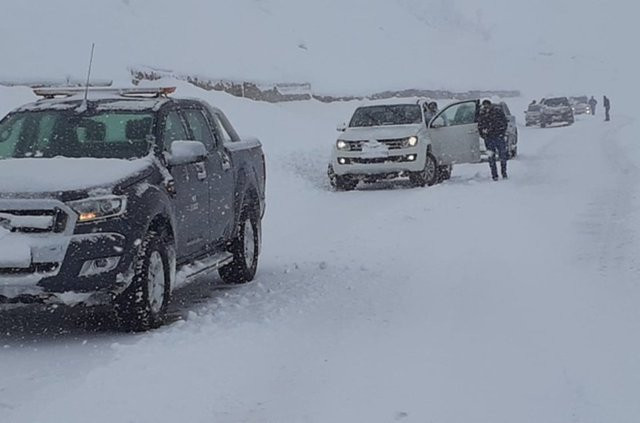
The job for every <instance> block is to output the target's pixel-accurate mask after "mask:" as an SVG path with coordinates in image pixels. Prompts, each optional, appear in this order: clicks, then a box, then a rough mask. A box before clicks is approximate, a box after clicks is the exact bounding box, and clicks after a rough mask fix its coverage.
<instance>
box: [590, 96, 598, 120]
mask: <svg viewBox="0 0 640 423" xmlns="http://www.w3.org/2000/svg"><path fill="white" fill-rule="evenodd" d="M597 105H598V100H596V99H595V98H593V96H591V98H590V99H589V107H591V114H592V115H593V116H595V115H596V106H597Z"/></svg>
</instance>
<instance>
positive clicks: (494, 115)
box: [478, 100, 508, 181]
mask: <svg viewBox="0 0 640 423" xmlns="http://www.w3.org/2000/svg"><path fill="white" fill-rule="evenodd" d="M507 124H508V121H507V117H506V116H505V114H504V111H502V107H499V106H495V105H493V104H492V103H491V101H490V100H484V101H483V102H482V107H481V108H480V113H479V114H478V130H479V131H480V136H481V137H482V139H484V143H485V145H486V146H487V151H488V153H489V167H490V169H491V177H492V178H493V180H494V181H497V180H498V169H497V167H496V153H498V154H499V156H500V171H501V173H502V177H503V178H504V179H507V141H506V139H505V134H506V132H507Z"/></svg>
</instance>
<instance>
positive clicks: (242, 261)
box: [218, 207, 260, 284]
mask: <svg viewBox="0 0 640 423" xmlns="http://www.w3.org/2000/svg"><path fill="white" fill-rule="evenodd" d="M257 215H258V213H257V212H256V211H254V210H252V209H251V208H248V207H244V208H243V212H242V213H241V215H240V227H239V228H238V232H237V234H236V237H235V238H234V239H233V240H232V241H231V242H230V243H229V249H228V251H229V252H230V253H231V254H233V261H232V262H231V263H229V264H227V265H226V266H223V267H221V268H220V270H219V271H218V273H219V274H220V278H222V280H223V281H224V282H225V283H227V284H242V283H246V282H249V281H252V280H253V278H254V277H255V276H256V271H257V270H258V255H259V253H260V224H259V221H258V217H257Z"/></svg>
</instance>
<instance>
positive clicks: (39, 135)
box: [0, 88, 265, 330]
mask: <svg viewBox="0 0 640 423" xmlns="http://www.w3.org/2000/svg"><path fill="white" fill-rule="evenodd" d="M173 91H174V89H173V88H153V89H142V88H132V89H122V90H118V89H91V90H89V91H88V94H85V93H84V92H82V91H79V90H74V89H40V90H36V94H38V95H39V96H42V97H43V98H42V99H41V100H39V101H36V102H34V103H31V104H28V105H25V106H22V107H20V108H18V109H16V110H14V111H12V112H11V113H9V114H8V115H7V116H6V117H4V119H2V120H1V121H0V306H1V305H2V304H5V305H6V304H32V303H42V304H67V305H76V304H85V305H89V306H91V305H104V304H108V305H111V306H112V307H113V309H114V310H115V312H116V315H117V317H118V321H119V322H120V323H121V324H122V326H123V327H125V328H127V329H132V330H146V329H148V328H152V327H155V326H157V325H159V324H161V323H162V320H163V316H164V314H165V311H166V309H167V304H168V302H169V300H170V298H171V293H172V291H173V290H174V289H176V288H177V287H179V286H180V285H182V284H185V283H187V282H189V281H190V280H192V279H193V278H195V277H197V276H199V275H203V274H206V273H208V272H210V271H214V270H217V271H218V272H219V274H220V277H221V278H222V280H223V281H224V282H226V283H228V284H237V283H243V282H247V281H250V280H252V279H253V278H254V276H255V273H256V269H257V264H258V255H259V253H260V241H261V236H260V234H261V220H262V217H263V215H264V210H265V161H264V155H263V152H262V146H261V144H260V142H259V141H258V140H256V139H249V140H241V139H240V137H239V136H238V134H237V133H236V131H235V130H234V128H233V126H232V125H231V124H230V122H229V121H228V119H227V118H226V116H225V115H224V114H223V113H222V111H220V110H219V109H217V108H215V107H212V106H210V105H209V104H207V103H206V102H204V101H201V100H193V99H178V98H174V97H173V96H170V94H171V93H173Z"/></svg>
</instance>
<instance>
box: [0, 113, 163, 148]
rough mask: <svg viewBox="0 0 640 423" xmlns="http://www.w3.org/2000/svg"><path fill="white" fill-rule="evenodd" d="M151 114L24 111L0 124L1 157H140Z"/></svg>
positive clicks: (148, 146) (144, 145) (148, 131)
mask: <svg viewBox="0 0 640 423" xmlns="http://www.w3.org/2000/svg"><path fill="white" fill-rule="evenodd" d="M153 121H154V115H153V114H152V113H151V112H139V111H135V112H134V111H122V110H118V111H109V110H103V111H91V110H89V111H86V112H84V113H78V112H77V111H74V110H72V109H71V110H44V111H25V112H17V113H13V114H10V115H8V116H7V117H6V118H5V119H3V120H2V121H1V122H0V158H2V159H6V158H26V157H43V158H50V157H56V156H64V157H95V158H119V159H129V158H139V157H144V156H145V155H146V154H147V153H148V152H149V148H150V143H149V139H150V137H149V136H150V135H151V134H152V128H153Z"/></svg>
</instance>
